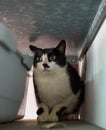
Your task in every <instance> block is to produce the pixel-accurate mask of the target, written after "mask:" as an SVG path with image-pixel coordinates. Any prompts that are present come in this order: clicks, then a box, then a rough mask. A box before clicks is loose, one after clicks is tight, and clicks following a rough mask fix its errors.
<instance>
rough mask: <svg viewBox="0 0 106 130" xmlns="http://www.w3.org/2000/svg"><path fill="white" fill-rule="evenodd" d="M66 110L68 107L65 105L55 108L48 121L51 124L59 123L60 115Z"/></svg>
mask: <svg viewBox="0 0 106 130" xmlns="http://www.w3.org/2000/svg"><path fill="white" fill-rule="evenodd" d="M66 108H67V107H66V106H65V105H64V104H63V103H61V104H57V105H56V106H54V108H53V109H52V111H51V113H50V114H49V116H48V121H50V122H55V121H59V117H58V114H59V113H60V112H62V111H64V110H65V109H66Z"/></svg>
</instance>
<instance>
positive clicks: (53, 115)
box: [48, 114, 59, 122]
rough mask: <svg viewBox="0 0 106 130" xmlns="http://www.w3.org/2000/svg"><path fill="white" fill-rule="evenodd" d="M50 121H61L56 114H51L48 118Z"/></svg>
mask: <svg viewBox="0 0 106 130" xmlns="http://www.w3.org/2000/svg"><path fill="white" fill-rule="evenodd" d="M48 121H50V122H57V121H59V118H58V116H57V115H56V114H50V115H49V116H48Z"/></svg>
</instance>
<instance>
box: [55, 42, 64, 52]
mask: <svg viewBox="0 0 106 130" xmlns="http://www.w3.org/2000/svg"><path fill="white" fill-rule="evenodd" d="M56 48H57V49H58V50H59V51H61V52H63V53H65V50H66V42H65V40H61V41H60V43H59V44H58V46H57V47H56Z"/></svg>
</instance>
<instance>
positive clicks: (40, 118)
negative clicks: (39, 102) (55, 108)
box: [37, 113, 48, 122]
mask: <svg viewBox="0 0 106 130" xmlns="http://www.w3.org/2000/svg"><path fill="white" fill-rule="evenodd" d="M37 120H38V122H46V121H48V114H46V113H43V114H41V115H39V116H38V117H37Z"/></svg>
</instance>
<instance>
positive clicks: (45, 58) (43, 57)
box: [42, 54, 48, 65]
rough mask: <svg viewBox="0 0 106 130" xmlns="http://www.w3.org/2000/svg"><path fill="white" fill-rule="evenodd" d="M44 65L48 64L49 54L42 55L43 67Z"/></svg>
mask: <svg viewBox="0 0 106 130" xmlns="http://www.w3.org/2000/svg"><path fill="white" fill-rule="evenodd" d="M43 64H48V56H47V54H43V55H42V65H43Z"/></svg>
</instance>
